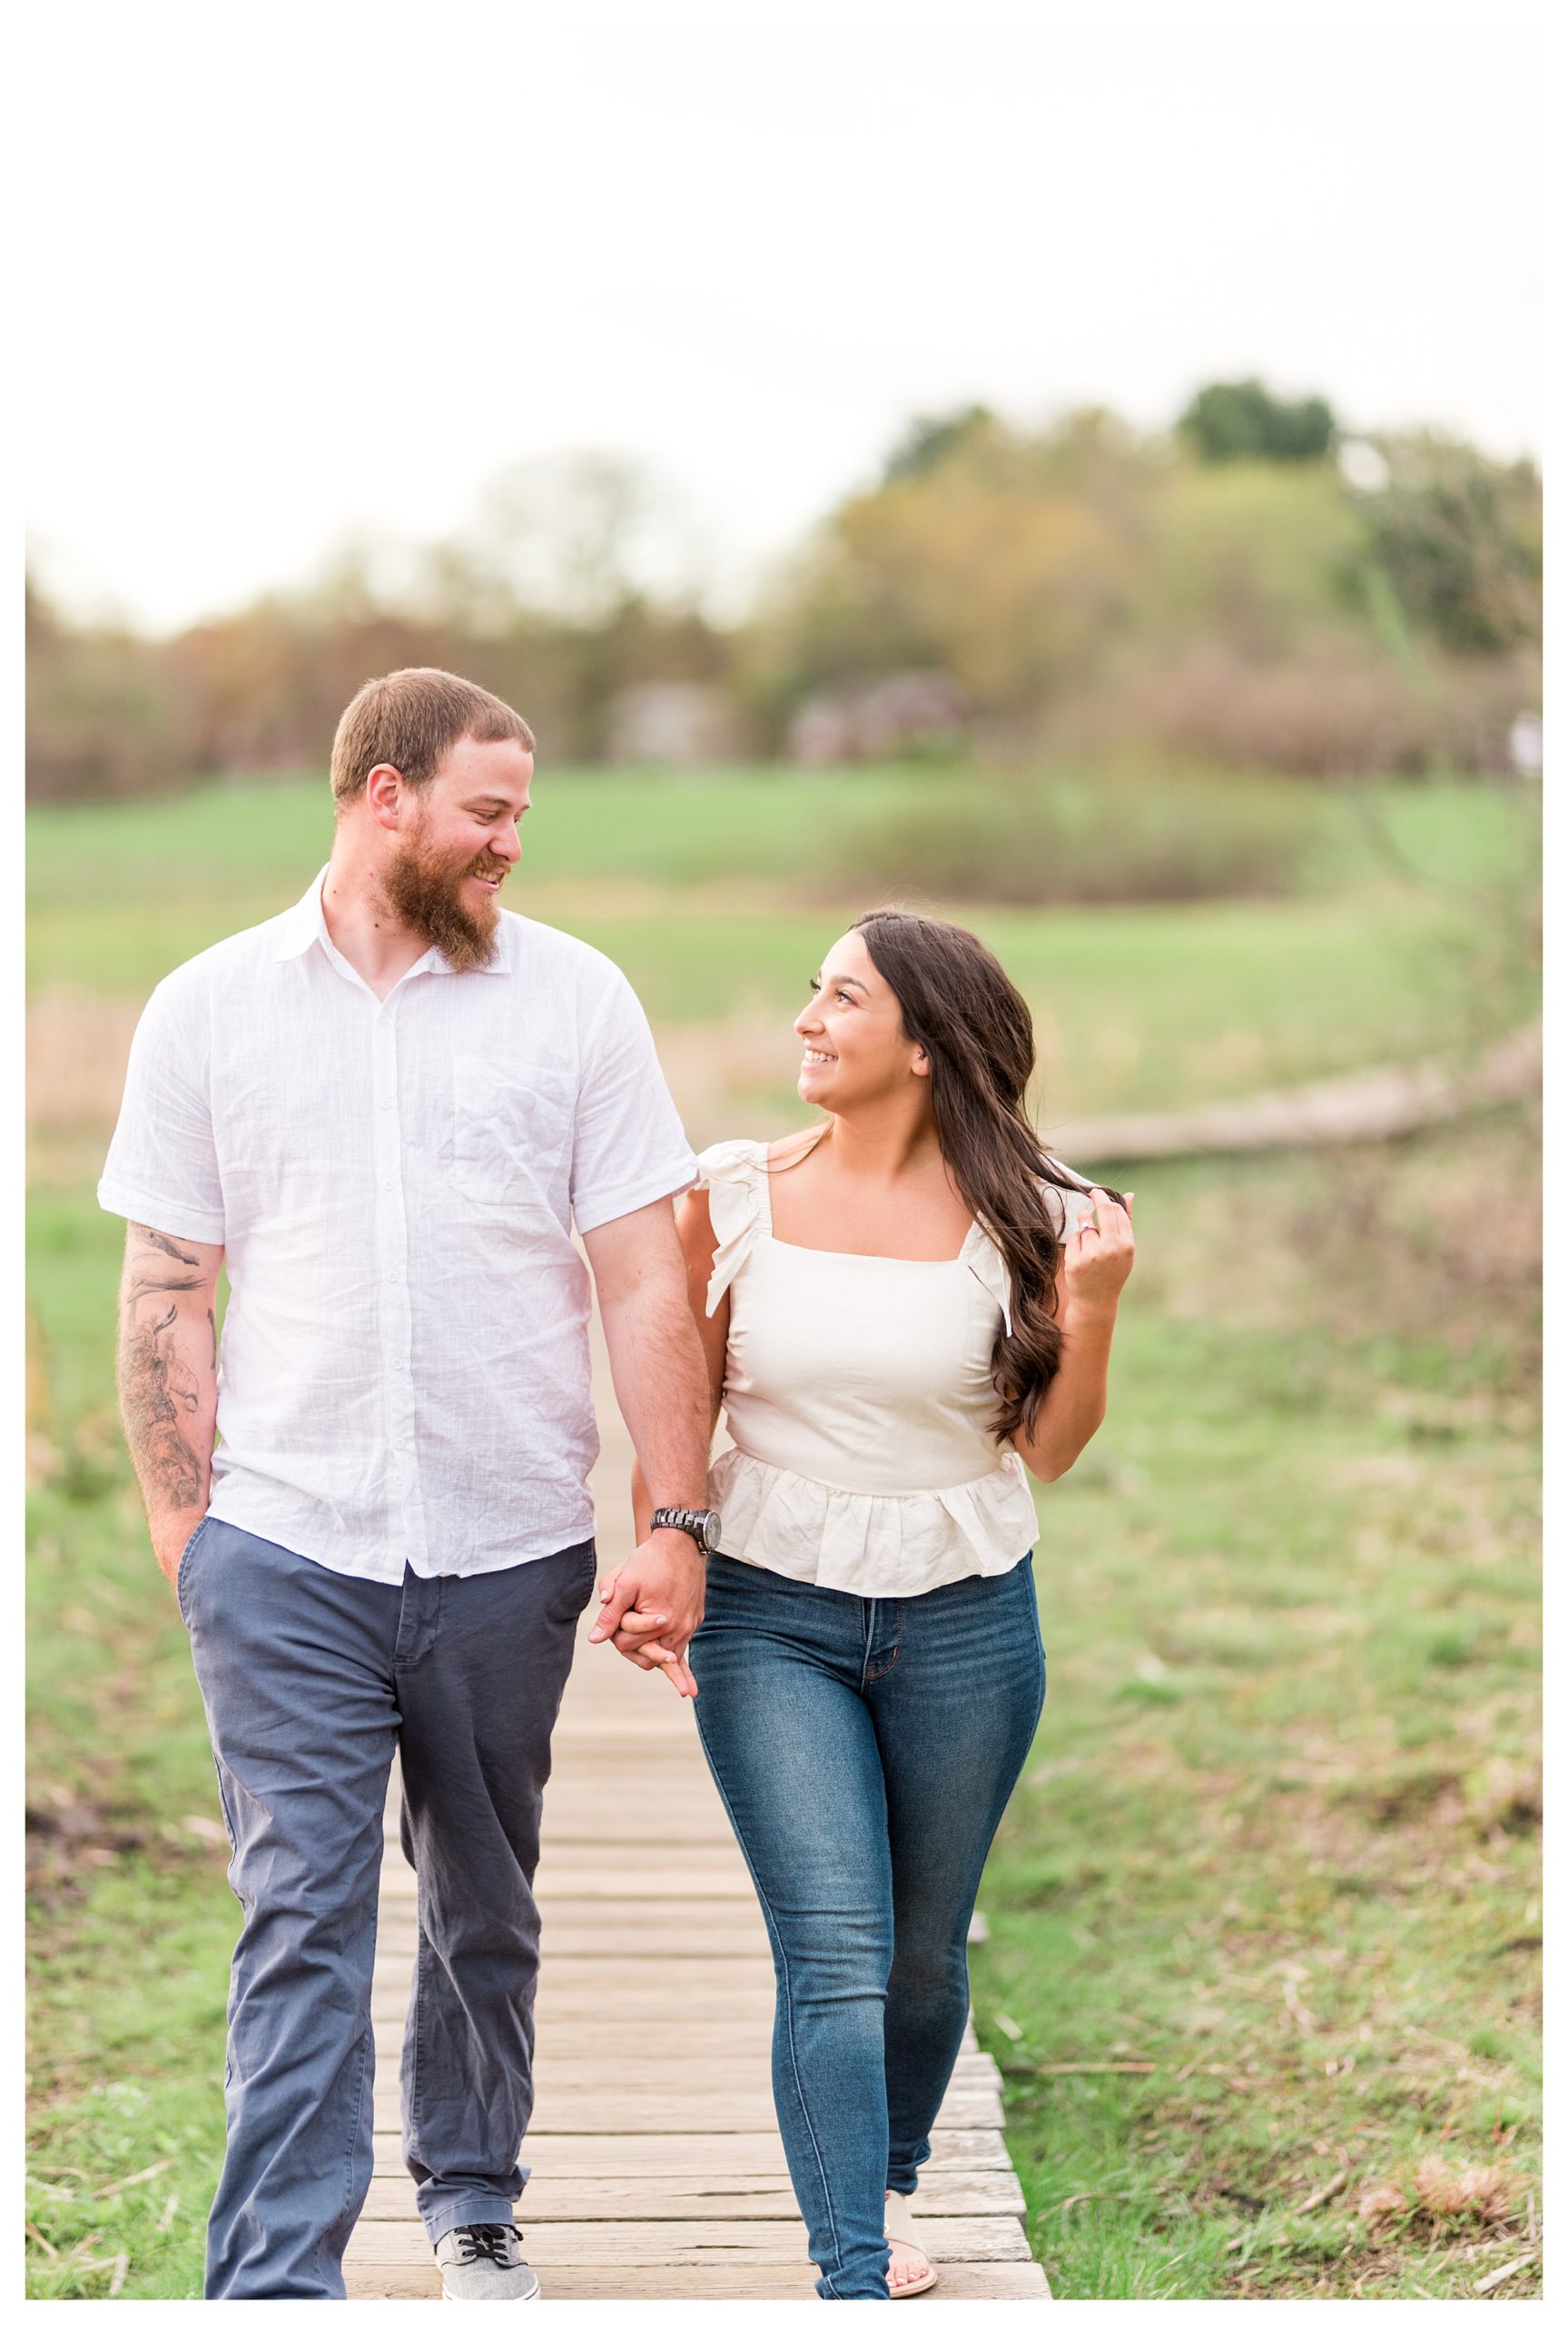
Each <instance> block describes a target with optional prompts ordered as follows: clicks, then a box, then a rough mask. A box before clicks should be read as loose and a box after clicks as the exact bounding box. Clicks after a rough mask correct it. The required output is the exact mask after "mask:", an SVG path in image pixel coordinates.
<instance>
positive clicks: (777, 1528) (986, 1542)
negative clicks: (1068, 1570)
mask: <svg viewBox="0 0 1568 2325" xmlns="http://www.w3.org/2000/svg"><path fill="white" fill-rule="evenodd" d="M697 1163H698V1168H699V1169H700V1171H701V1173H702V1179H701V1183H702V1184H703V1185H705V1187H706V1188H707V1190H708V1202H709V1207H710V1212H711V1215H712V1219H713V1224H714V1231H715V1235H716V1237H717V1239H718V1249H717V1251H716V1252H715V1255H714V1264H713V1273H712V1276H711V1278H710V1281H709V1284H708V1296H707V1311H708V1314H709V1315H710V1316H711V1315H712V1314H713V1313H714V1312H715V1309H716V1308H717V1306H718V1303H719V1301H721V1300H722V1299H723V1297H724V1295H725V1292H726V1291H727V1292H728V1293H729V1295H730V1327H729V1342H728V1351H727V1354H726V1357H725V1383H724V1403H725V1418H726V1420H727V1421H728V1424H729V1430H730V1435H731V1437H732V1439H733V1440H734V1446H733V1449H731V1450H730V1451H728V1452H725V1453H724V1454H722V1455H721V1456H720V1458H719V1459H718V1460H717V1461H716V1462H715V1465H714V1469H713V1472H712V1476H711V1479H710V1486H709V1490H710V1492H711V1494H712V1497H713V1503H714V1507H715V1509H717V1510H718V1511H719V1513H720V1515H721V1516H722V1518H723V1520H724V1548H725V1552H726V1554H727V1555H728V1556H729V1557H731V1558H742V1559H744V1560H745V1561H746V1563H747V1564H749V1565H752V1566H763V1567H768V1568H771V1569H772V1570H773V1571H774V1573H777V1574H788V1575H793V1576H794V1578H796V1580H797V1581H801V1582H816V1583H820V1584H822V1585H823V1588H827V1589H832V1590H848V1591H853V1592H855V1593H857V1594H858V1595H859V1596H861V1597H863V1598H913V1597H915V1596H916V1595H917V1594H918V1593H920V1592H921V1591H923V1590H934V1589H935V1588H937V1587H938V1586H939V1585H940V1584H942V1583H944V1582H957V1581H960V1580H962V1578H963V1577H964V1576H966V1575H975V1574H1003V1573H1005V1572H1006V1570H1007V1569H1008V1568H1009V1567H1012V1566H1016V1565H1017V1563H1018V1561H1019V1559H1020V1558H1022V1557H1023V1556H1024V1554H1025V1552H1026V1551H1028V1550H1029V1549H1030V1548H1031V1547H1032V1545H1033V1544H1034V1542H1035V1541H1036V1540H1037V1539H1038V1538H1039V1528H1038V1526H1037V1525H1036V1523H1035V1515H1034V1501H1033V1498H1032V1496H1031V1492H1030V1489H1029V1480H1028V1477H1027V1474H1026V1472H1025V1469H1024V1466H1023V1463H1022V1461H1021V1459H1020V1458H1019V1456H1018V1454H1017V1453H1015V1452H1013V1451H1011V1449H1008V1450H1002V1449H999V1447H998V1446H997V1444H996V1441H995V1440H994V1439H993V1438H991V1436H989V1435H988V1434H987V1425H988V1423H989V1422H990V1420H991V1417H992V1415H993V1414H994V1412H995V1410H996V1390H995V1389H994V1387H993V1385H992V1382H991V1350H992V1348H993V1346H994V1344H995V1341H996V1331H997V1325H998V1322H999V1321H1000V1322H1001V1324H1002V1325H1003V1326H1004V1328H1005V1329H1006V1330H1007V1331H1011V1329H1012V1319H1011V1285H1010V1282H1009V1279H1008V1273H1007V1268H1006V1264H1005V1262H1004V1261H1003V1259H1002V1256H1001V1252H999V1251H998V1250H997V1248H996V1245H995V1244H994V1243H993V1242H991V1238H990V1237H989V1236H988V1235H987V1234H986V1233H985V1232H984V1230H983V1229H982V1228H981V1226H980V1225H979V1224H978V1223H977V1224H975V1225H974V1226H972V1227H971V1229H970V1231H969V1233H968V1234H967V1236H966V1237H965V1238H964V1242H963V1248H962V1251H961V1252H959V1254H958V1257H957V1258H956V1259H953V1260H892V1259H868V1258H866V1257H864V1256H863V1255H862V1254H861V1253H859V1252H815V1251H811V1250H809V1249H807V1248H806V1247H805V1246H804V1245H803V1244H798V1243H781V1242H778V1241H777V1240H776V1239H775V1237H774V1232H773V1206H772V1202H771V1200H770V1196H769V1185H768V1171H767V1147H766V1145H765V1143H763V1142H761V1141H759V1140H754V1139H731V1140H728V1141H726V1142H725V1143H724V1144H722V1145H718V1146H710V1147H709V1148H708V1149H707V1150H706V1152H705V1153H703V1154H700V1155H699V1156H698V1158H697ZM1080 1183H1081V1184H1082V1185H1083V1186H1085V1187H1087V1186H1088V1185H1089V1183H1090V1182H1088V1181H1087V1180H1085V1181H1083V1182H1080ZM1048 1200H1050V1201H1051V1202H1053V1204H1059V1205H1060V1215H1059V1232H1063V1231H1064V1230H1065V1229H1068V1228H1070V1227H1071V1226H1073V1225H1074V1224H1075V1223H1076V1222H1077V1221H1078V1219H1080V1217H1081V1216H1082V1214H1083V1212H1084V1211H1085V1210H1086V1209H1088V1208H1089V1198H1088V1197H1087V1195H1084V1194H1080V1193H1078V1192H1065V1191H1058V1190H1054V1189H1052V1190H1050V1191H1049V1193H1048Z"/></svg>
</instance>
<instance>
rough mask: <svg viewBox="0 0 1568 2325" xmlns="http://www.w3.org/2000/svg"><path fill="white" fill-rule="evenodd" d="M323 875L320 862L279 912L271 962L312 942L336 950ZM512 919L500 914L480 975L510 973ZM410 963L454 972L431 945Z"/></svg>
mask: <svg viewBox="0 0 1568 2325" xmlns="http://www.w3.org/2000/svg"><path fill="white" fill-rule="evenodd" d="M326 876H327V867H326V866H325V865H324V864H323V865H322V866H321V870H320V871H319V872H318V873H317V875H316V876H315V878H314V879H313V880H312V881H311V885H310V886H309V887H308V888H307V889H306V891H305V893H304V895H302V896H301V898H300V901H299V903H298V904H297V905H290V906H289V909H288V911H287V912H285V913H280V914H279V915H278V921H277V932H278V933H277V937H276V940H275V942H274V944H273V946H272V958H273V960H274V961H297V960H298V959H299V957H300V955H301V953H308V952H309V951H310V949H311V945H316V944H320V945H324V946H325V947H326V949H327V950H328V952H329V953H335V952H336V949H337V948H336V946H335V945H333V943H332V939H331V936H330V933H329V931H328V928H327V916H326V915H325V913H324V912H323V911H322V910H321V885H322V883H323V882H324V881H325V879H326ZM516 918H517V915H516V914H515V913H510V912H503V913H502V914H501V916H500V925H499V927H498V930H497V935H496V954H495V958H494V960H491V961H487V962H486V963H485V965H484V968H483V970H482V972H481V974H482V975H485V976H488V977H504V976H509V975H511V970H512V963H511V947H512V929H511V925H510V924H511V923H512V922H513V921H514V920H515V919H516ZM414 966H415V967H416V968H422V969H426V970H428V971H429V974H430V975H433V976H448V977H449V976H455V975H456V974H457V972H456V970H454V968H453V967H452V965H451V963H450V961H449V960H448V959H447V958H446V957H445V955H442V954H440V953H438V952H437V951H436V950H435V948H434V947H433V946H432V947H431V949H430V951H429V952H428V953H427V954H425V955H423V957H422V958H421V959H420V960H419V961H417V962H416V963H415V964H414Z"/></svg>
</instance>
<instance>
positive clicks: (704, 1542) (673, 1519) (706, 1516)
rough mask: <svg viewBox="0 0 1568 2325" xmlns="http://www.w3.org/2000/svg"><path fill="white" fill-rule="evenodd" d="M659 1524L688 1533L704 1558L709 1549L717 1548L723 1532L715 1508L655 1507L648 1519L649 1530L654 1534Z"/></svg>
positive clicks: (678, 1531) (681, 1532)
mask: <svg viewBox="0 0 1568 2325" xmlns="http://www.w3.org/2000/svg"><path fill="white" fill-rule="evenodd" d="M661 1526H668V1527H673V1528H674V1529H675V1530H676V1532H677V1533H680V1534H689V1535H690V1536H691V1538H692V1539H693V1541H694V1542H695V1544H696V1546H697V1548H698V1549H699V1550H700V1551H701V1552H702V1554H703V1556H704V1558H706V1557H707V1555H708V1553H709V1551H710V1550H716V1549H717V1548H718V1546H719V1540H720V1538H721V1536H722V1535H723V1532H724V1529H723V1527H722V1526H721V1525H720V1524H719V1514H718V1511H717V1510H716V1509H656V1510H655V1512H654V1514H653V1517H652V1519H650V1521H649V1530H650V1531H651V1532H653V1533H657V1532H658V1530H659V1529H660V1527H661Z"/></svg>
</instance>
